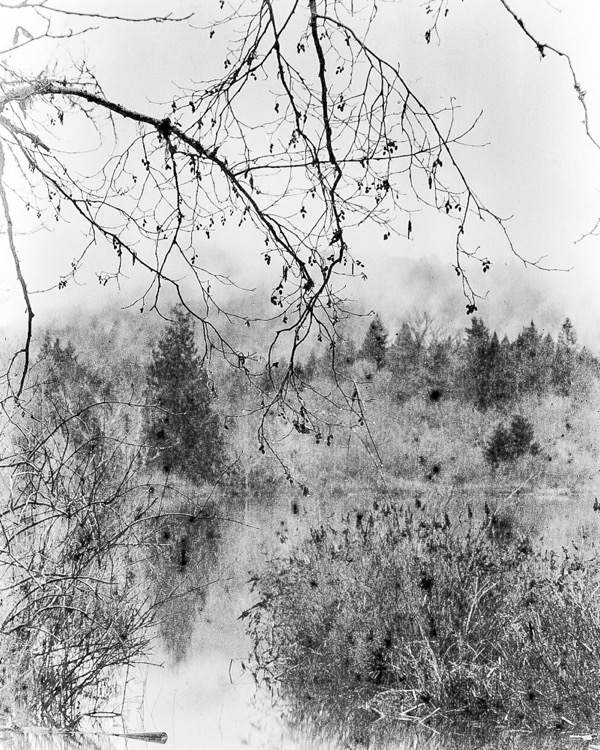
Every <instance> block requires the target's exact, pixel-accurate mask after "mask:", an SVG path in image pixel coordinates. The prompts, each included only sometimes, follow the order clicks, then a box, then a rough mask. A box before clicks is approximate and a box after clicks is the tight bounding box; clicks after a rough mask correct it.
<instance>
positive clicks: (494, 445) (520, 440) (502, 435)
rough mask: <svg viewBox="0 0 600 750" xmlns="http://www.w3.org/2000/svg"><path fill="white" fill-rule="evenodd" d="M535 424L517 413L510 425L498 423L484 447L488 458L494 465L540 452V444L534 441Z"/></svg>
mask: <svg viewBox="0 0 600 750" xmlns="http://www.w3.org/2000/svg"><path fill="white" fill-rule="evenodd" d="M533 435H534V434H533V425H532V424H531V422H530V421H529V420H528V419H527V418H526V417H523V416H521V415H519V414H516V415H515V416H514V417H513V418H512V421H511V423H510V427H505V426H504V425H498V426H497V427H496V429H495V430H494V432H493V434H492V437H491V438H490V439H489V441H488V443H487V445H486V446H485V449H484V455H485V458H486V460H487V461H488V462H489V463H491V464H492V465H493V466H498V465H499V464H501V463H504V462H506V461H514V460H515V459H517V458H520V457H521V456H524V455H526V454H527V453H531V454H536V453H538V452H539V445H538V444H537V443H534V442H533Z"/></svg>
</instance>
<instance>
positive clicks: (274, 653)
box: [245, 506, 600, 736]
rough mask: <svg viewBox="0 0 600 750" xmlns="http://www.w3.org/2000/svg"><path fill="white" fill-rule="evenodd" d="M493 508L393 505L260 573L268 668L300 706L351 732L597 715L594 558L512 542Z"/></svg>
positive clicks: (260, 639)
mask: <svg viewBox="0 0 600 750" xmlns="http://www.w3.org/2000/svg"><path fill="white" fill-rule="evenodd" d="M486 509H487V506H486ZM494 522H495V516H494V514H493V513H491V512H489V511H487V512H486V514H485V516H483V517H482V518H480V519H479V521H476V520H475V519H474V518H473V516H472V514H471V512H470V511H469V513H468V514H467V516H466V517H465V518H460V517H459V518H455V519H454V520H452V519H450V518H449V517H448V516H447V515H442V516H441V517H428V516H427V515H426V514H425V512H423V511H415V512H413V511H409V510H402V509H398V508H396V507H394V506H385V507H382V508H376V507H374V509H373V510H372V511H369V512H366V513H364V514H354V515H352V516H348V517H347V518H346V519H345V521H344V523H343V525H342V527H341V529H338V530H335V529H332V528H324V527H321V528H319V529H316V530H313V531H312V533H311V536H310V538H309V539H308V540H307V541H306V542H305V543H303V544H301V545H300V546H298V547H297V548H296V549H295V550H294V551H293V552H292V554H291V556H290V557H289V559H287V560H284V561H281V562H274V563H273V564H272V566H271V568H270V570H269V572H267V573H265V574H264V575H262V576H261V577H260V578H259V579H257V581H256V586H257V588H258V590H259V591H260V598H259V601H258V602H257V604H256V605H255V606H254V607H253V608H252V609H251V610H250V611H249V612H247V613H245V616H246V618H247V623H248V630H249V633H250V636H251V638H252V640H253V642H254V665H253V670H254V674H255V677H256V679H257V681H258V682H259V683H260V684H262V685H264V686H267V687H270V688H271V689H272V690H274V691H277V693H278V696H279V697H280V698H281V699H282V700H283V701H284V703H285V704H286V706H287V707H288V708H289V711H290V715H291V717H292V718H293V719H294V718H295V719H297V720H301V719H303V720H305V721H306V722H308V723H309V725H312V726H314V727H318V728H319V729H320V730H322V731H331V730H333V731H335V732H336V733H341V734H347V733H351V734H352V736H356V734H357V732H360V731H362V734H363V736H364V732H365V731H367V732H368V731H370V730H369V729H368V727H369V726H371V725H372V729H373V731H374V729H375V727H377V728H378V730H381V731H386V730H391V729H393V728H397V727H398V726H406V724H407V722H408V723H410V722H418V723H423V724H433V723H437V724H445V723H448V724H451V725H456V723H457V722H459V723H460V722H461V721H465V722H467V723H472V722H473V721H477V722H478V723H484V724H485V725H503V726H509V727H513V728H535V727H537V728H542V727H553V726H555V724H556V722H558V721H562V719H561V717H562V716H564V717H567V718H568V719H569V720H570V721H573V722H574V723H579V722H584V723H585V722H590V723H591V722H592V721H594V718H595V716H597V713H598V710H600V690H599V687H598V686H599V684H600V683H599V682H598V678H599V677H600V666H599V664H600V663H599V661H598V655H599V650H600V615H599V608H598V593H597V587H596V573H597V570H596V564H595V563H594V564H592V563H585V562H584V561H583V560H582V559H580V558H578V557H572V556H571V555H570V554H567V553H565V554H564V555H563V556H562V557H557V556H555V555H551V556H542V555H541V554H538V553H536V552H534V550H533V549H532V546H531V544H530V543H529V541H528V540H527V538H523V537H519V536H518V535H516V534H511V535H508V536H506V535H504V536H502V541H501V543H500V542H499V540H498V539H497V537H496V535H495V534H493V533H490V528H491V526H492V525H493V524H494ZM374 722H377V723H376V724H375V723H374ZM365 726H366V727H367V729H366V730H365ZM342 727H343V729H342ZM361 727H362V729H361Z"/></svg>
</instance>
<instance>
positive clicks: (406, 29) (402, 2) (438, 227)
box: [0, 0, 600, 351]
mask: <svg viewBox="0 0 600 750" xmlns="http://www.w3.org/2000/svg"><path fill="white" fill-rule="evenodd" d="M356 1H357V3H358V2H359V0H356ZM362 2H363V4H364V2H365V0H362ZM111 5H112V7H114V8H117V9H118V10H120V11H122V10H123V8H124V7H126V8H128V9H135V8H142V9H143V11H144V12H150V11H151V10H156V9H160V8H161V7H162V8H165V7H167V6H171V7H172V6H173V4H169V3H161V2H158V1H156V2H153V3H149V2H146V3H143V4H140V3H137V2H129V3H125V4H123V3H114V2H113V3H110V2H104V3H102V4H99V7H102V9H103V10H104V9H107V10H108V9H110V7H111ZM424 6H425V3H421V2H419V1H418V0H388V2H384V1H383V0H380V1H379V2H378V8H379V10H378V14H377V15H376V17H375V21H374V25H373V29H372V40H371V44H372V46H377V47H378V48H380V49H381V50H382V51H383V54H384V56H386V57H387V58H388V59H390V60H392V61H397V62H398V63H399V64H400V66H401V70H402V72H403V75H404V76H405V77H406V78H407V79H408V80H409V82H410V83H411V84H412V85H413V87H414V89H415V91H416V92H417V93H419V95H420V96H421V98H422V99H423V100H424V101H425V102H426V103H427V104H428V106H429V107H430V108H435V107H436V106H444V105H446V104H447V102H448V98H449V97H450V96H452V97H454V98H455V101H456V103H457V104H458V105H460V108H461V109H460V110H459V117H460V118H462V122H463V123H464V124H465V125H468V124H469V123H470V122H471V121H472V120H473V119H474V118H475V117H476V116H477V115H478V114H479V112H480V111H482V112H483V114H482V117H481V119H480V121H479V123H478V125H477V128H476V130H475V131H474V132H473V133H472V135H471V136H470V138H469V141H470V142H471V143H473V144H474V146H473V148H469V149H467V148H465V149H461V150H460V151H459V152H458V156H459V158H460V159H461V160H462V164H463V166H464V169H465V173H466V174H467V176H468V178H469V180H470V181H471V183H472V185H473V186H474V187H475V190H476V192H477V193H478V194H479V195H480V197H481V198H482V199H483V200H484V202H486V203H487V204H488V205H489V207H490V208H492V209H493V210H494V211H495V212H497V213H498V214H500V215H502V216H513V219H512V220H511V221H510V222H509V224H508V227H509V230H510V232H511V237H512V239H513V242H514V244H515V247H516V248H517V249H518V251H519V252H520V253H521V254H522V255H523V256H524V257H526V258H528V259H531V260H534V259H537V258H539V257H541V256H545V260H544V263H545V264H547V265H548V266H549V267H552V268H562V269H571V270H569V271H568V272H566V271H562V272H553V273H546V272H541V271H538V270H535V269H532V268H529V269H525V268H524V267H523V264H522V263H520V262H519V261H518V260H517V259H515V258H514V257H512V256H511V254H510V251H509V249H508V248H507V246H506V243H505V242H504V241H503V240H502V238H501V237H500V236H499V235H498V234H496V235H494V234H490V235H489V236H488V237H487V238H488V240H489V245H486V254H487V255H489V257H490V258H491V259H492V261H493V265H492V270H491V271H490V273H489V274H487V275H486V276H483V275H482V273H481V270H478V269H473V271H472V281H473V284H474V286H475V288H476V290H477V291H479V292H481V293H486V292H487V293H488V295H487V299H486V300H485V302H482V303H481V304H480V305H479V312H480V314H482V315H483V316H484V317H485V318H486V320H487V321H488V322H489V323H490V324H492V325H493V326H496V327H498V328H499V329H500V330H504V329H505V328H507V329H508V331H509V333H514V332H515V330H516V328H517V327H518V326H520V325H522V324H525V323H527V322H528V320H529V319H530V318H531V317H534V318H535V320H536V321H539V323H540V325H541V326H542V327H545V328H550V329H556V328H557V327H558V325H559V324H560V322H561V320H562V319H563V318H564V317H565V316H566V315H569V316H571V318H572V319H573V320H574V322H575V324H576V327H577V329H578V330H579V332H580V338H582V340H584V341H585V342H586V343H588V344H589V345H590V346H591V347H592V348H593V349H595V350H596V351H600V294H598V292H597V280H598V279H599V278H600V260H599V255H598V253H599V252H600V245H599V243H600V239H599V238H595V237H590V238H587V239H584V240H582V241H581V242H579V243H576V240H578V239H579V238H580V237H581V236H582V235H583V234H584V233H586V232H588V231H589V230H591V229H592V227H593V226H594V225H595V223H596V221H597V219H598V217H599V216H600V200H599V188H600V178H599V176H598V175H600V169H599V167H600V152H599V151H598V150H597V149H595V148H594V147H593V145H592V144H591V143H590V141H589V140H588V139H587V138H586V137H585V132H584V130H583V126H582V122H581V121H582V115H583V113H582V109H581V107H580V105H579V103H578V101H577V98H576V95H575V92H574V90H573V86H572V80H571V78H570V75H569V71H568V68H567V66H566V62H565V61H564V60H562V61H561V60H558V59H556V58H555V56H553V55H552V54H551V53H548V55H547V57H546V58H545V59H544V60H540V59H539V55H538V53H537V51H536V50H535V48H534V46H533V44H532V43H531V42H530V41H529V40H528V39H527V38H526V37H525V36H524V35H523V34H522V33H521V32H520V30H519V29H518V27H517V25H516V24H515V22H514V21H513V20H512V19H511V18H510V17H509V16H508V15H507V14H506V12H505V11H504V10H503V8H502V7H501V5H500V3H499V1H498V0H464V1H462V2H458V0H455V1H454V2H450V4H449V7H450V12H449V15H448V17H447V18H446V19H444V20H443V21H442V22H441V23H440V27H439V29H440V35H441V40H440V43H439V44H438V43H437V40H436V39H433V40H432V43H431V44H430V45H428V46H427V45H425V44H424V42H423V33H424V30H425V28H427V16H426V14H425V11H424ZM64 7H67V6H64ZM71 7H81V4H80V3H77V2H75V0H72V2H71ZM85 7H86V9H87V8H89V7H91V5H90V4H88V3H86V5H85ZM175 7H176V8H177V10H178V11H182V12H183V11H184V10H186V9H188V8H189V9H196V10H198V8H201V9H206V8H207V7H210V11H211V12H213V11H214V12H215V13H216V12H217V10H218V3H216V2H215V3H211V4H210V6H209V5H208V3H206V4H204V3H201V2H196V3H194V2H189V1H188V0H185V1H183V0H182V2H180V3H177V4H176V5H175ZM513 7H514V9H515V10H516V11H517V12H519V13H521V14H522V16H523V18H524V20H525V21H526V23H527V25H528V28H529V29H530V30H531V32H532V33H534V34H535V35H536V36H538V37H539V38H540V40H541V41H543V42H546V43H549V44H552V45H555V46H556V47H557V48H559V49H561V50H564V51H566V52H568V53H569V54H570V55H571V57H572V59H573V63H574V66H575V68H576V70H577V73H578V77H579V80H580V81H581V84H582V86H583V88H584V90H586V92H587V96H586V102H587V105H588V108H589V115H590V126H591V129H592V132H593V133H595V134H596V136H597V138H598V140H599V141H600V83H598V76H597V71H598V70H600V64H599V63H600V45H598V43H597V30H598V29H599V28H600V4H599V3H598V2H597V0H552V3H550V2H547V0H521V1H520V2H517V0H514V2H513ZM203 20H206V19H204V18H203V13H202V11H200V18H199V19H198V25H200V24H201V22H202V21H203ZM11 24H12V27H11V28H14V24H15V15H14V12H13V15H10V12H8V11H2V10H0V29H1V28H4V29H8V28H9V27H10V25H11ZM206 37H207V33H206V32H204V31H198V30H196V29H185V28H184V27H182V26H177V25H167V24H163V25H159V26H157V25H153V26H150V27H144V26H142V25H119V24H108V25H106V26H105V27H104V28H102V29H101V30H98V31H95V32H92V33H90V34H89V35H87V36H86V37H82V38H78V39H76V40H73V41H72V42H71V43H70V46H69V47H67V46H66V45H65V44H64V43H62V44H61V45H57V44H56V43H53V44H51V45H50V49H45V50H39V51H38V52H37V53H36V54H33V53H32V52H31V51H28V52H27V55H26V56H25V55H24V54H22V55H21V57H20V58H18V59H17V60H16V62H19V60H20V61H21V62H22V63H23V64H26V65H29V66H30V67H31V70H32V71H33V72H35V71H37V70H41V69H43V68H52V62H51V60H52V59H53V58H55V59H61V61H62V62H61V65H64V60H65V53H66V51H67V50H68V51H69V52H70V54H71V55H72V56H73V58H74V59H77V57H79V56H81V55H82V54H83V55H84V56H85V59H86V61H87V62H88V64H89V65H90V67H92V68H93V69H94V70H95V71H96V74H97V76H98V79H99V80H100V81H101V83H102V85H103V88H104V91H105V93H106V95H107V96H108V97H109V98H113V99H115V100H117V101H121V102H123V103H127V104H129V105H131V106H138V107H140V108H143V109H145V110H146V111H150V112H152V113H155V114H159V113H161V112H163V111H164V110H163V109H161V108H160V107H159V106H158V105H157V102H161V101H167V102H168V101H170V99H171V97H172V95H173V90H174V86H175V85H176V84H178V85H182V86H186V85H188V84H189V83H190V82H191V81H193V80H200V79H206V78H209V77H211V76H213V75H217V74H219V73H220V71H221V70H222V67H221V64H222V61H221V59H220V56H219V55H217V54H215V47H214V46H210V45H209V44H208V43H207V39H206ZM14 62H15V61H13V63H14ZM483 144H485V145H483ZM73 145H74V144H73ZM412 221H413V226H414V238H413V239H412V240H411V241H410V242H408V241H406V240H405V239H401V238H396V239H394V240H392V241H390V242H389V243H385V242H383V241H381V240H379V239H378V238H377V237H374V236H372V235H369V236H368V237H365V246H367V245H368V249H365V251H363V252H362V253H361V252H357V254H358V255H359V256H360V257H361V259H362V260H363V261H364V262H365V263H366V266H367V267H366V272H367V274H368V280H367V281H366V282H357V283H356V284H354V285H351V287H350V292H351V295H352V296H354V297H355V298H356V299H357V300H358V302H359V306H360V307H361V309H363V310H368V309H370V308H373V309H376V310H377V311H378V312H380V313H382V314H383V316H384V318H385V319H386V320H387V322H388V324H389V326H390V327H391V328H392V329H394V328H395V327H396V325H397V322H398V320H399V318H400V317H401V316H402V315H403V314H405V313H406V312H407V311H408V310H410V309H411V308H413V307H415V306H416V307H419V308H429V309H431V310H433V311H434V312H438V313H440V314H443V316H444V318H445V319H446V320H447V321H449V322H452V323H456V324H458V325H466V324H467V323H468V321H467V320H466V318H465V317H464V309H465V301H464V300H463V299H462V297H461V295H460V289H459V286H458V284H457V280H456V276H455V274H454V272H453V269H452V262H453V250H452V248H453V236H454V231H455V225H454V224H452V223H451V222H447V221H444V220H438V219H436V218H435V217H432V216H431V215H427V214H425V213H422V214H414V215H413V216H412ZM51 229H52V231H51V232H49V233H38V234H36V235H35V236H34V237H32V238H29V239H25V238H23V239H22V244H21V246H22V247H23V248H25V249H26V256H25V258H24V261H25V268H26V270H27V272H28V273H29V274H30V275H31V278H33V279H34V280H35V285H36V286H39V287H44V286H48V285H49V284H50V282H55V281H56V280H57V276H58V275H59V274H60V273H61V272H63V273H64V272H65V271H66V270H67V269H68V266H69V263H70V261H71V259H72V258H73V257H74V256H76V255H77V254H78V252H77V251H78V249H79V248H78V245H79V246H81V245H82V243H83V242H84V237H83V235H82V234H78V232H77V231H75V232H70V233H69V234H67V233H64V234H63V233H62V230H59V229H58V228H57V227H52V228H51ZM71 230H77V228H76V227H71ZM239 239H240V238H239V237H236V236H228V235H227V234H223V233H221V235H219V236H218V237H217V239H216V240H215V244H214V248H213V250H214V253H215V255H217V254H220V255H221V256H223V255H224V256H225V257H226V266H227V268H228V269H230V270H231V271H232V272H233V274H234V276H235V275H236V273H237V275H238V276H239V277H240V278H241V279H242V280H243V282H244V283H245V284H246V285H248V284H249V282H251V283H254V284H259V283H261V280H262V278H263V274H264V263H262V261H261V259H260V257H259V256H258V252H259V251H260V248H258V249H257V250H258V252H257V254H256V255H254V256H253V254H252V252H249V249H248V248H244V249H243V252H240V253H238V252H237V251H236V248H237V247H239ZM0 242H2V243H3V244H4V249H3V251H2V255H3V259H4V261H6V255H7V248H6V245H5V238H3V237H1V236H0ZM91 261H92V265H90V266H89V267H88V271H87V273H86V272H83V273H82V274H81V275H80V281H81V282H82V283H86V282H87V283H86V285H85V286H84V287H82V288H79V289H77V288H75V287H72V288H69V289H67V290H65V291H63V292H53V293H50V294H48V295H47V296H45V297H42V296H36V297H35V298H34V304H35V306H36V309H37V310H38V312H39V318H40V320H42V321H43V319H44V316H52V315H53V314H54V313H55V312H56V311H57V310H58V309H59V308H60V309H63V310H64V309H68V308H69V307H70V306H71V305H78V306H80V305H81V304H82V302H83V304H84V305H90V306H93V305H102V304H105V302H106V300H108V299H109V297H110V295H111V292H110V291H109V290H101V289H100V288H99V287H98V285H97V283H95V282H94V275H93V271H94V270H96V266H94V262H95V263H96V264H101V262H102V261H101V259H99V258H94V257H93V256H92V258H91ZM0 271H1V274H2V281H1V282H0V305H1V307H0V311H1V314H2V319H3V320H5V321H11V320H14V319H15V318H16V316H17V315H18V314H20V312H21V311H22V309H23V304H22V302H21V301H20V300H19V299H18V296H17V295H16V294H15V293H14V291H13V287H14V285H13V282H12V281H11V272H10V267H9V266H7V265H6V263H5V264H4V265H2V266H0ZM134 287H135V277H134V278H133V279H132V285H131V287H130V288H128V286H127V284H125V285H124V286H123V290H122V292H121V294H120V295H119V301H120V302H121V301H122V303H123V304H126V303H127V302H129V301H130V299H131V297H132V289H133V288H134Z"/></svg>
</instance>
